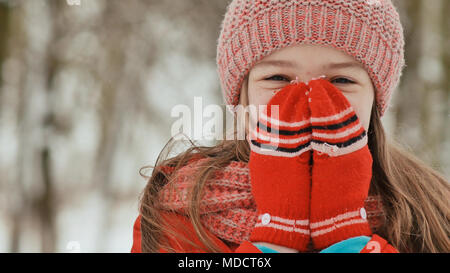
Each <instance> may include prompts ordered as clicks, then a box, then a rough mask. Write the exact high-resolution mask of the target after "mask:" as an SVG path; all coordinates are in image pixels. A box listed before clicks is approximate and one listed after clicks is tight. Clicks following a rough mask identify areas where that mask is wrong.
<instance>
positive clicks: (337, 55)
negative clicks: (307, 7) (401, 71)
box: [253, 44, 364, 70]
mask: <svg viewBox="0 0 450 273" xmlns="http://www.w3.org/2000/svg"><path fill="white" fill-rule="evenodd" d="M313 67H314V68H321V69H322V68H323V69H333V68H353V69H364V66H363V64H362V63H360V62H358V61H357V60H356V59H354V58H353V57H352V56H350V55H348V54H347V53H345V52H343V51H341V50H338V49H335V48H332V47H327V46H321V45H309V44H303V45H294V46H290V47H286V48H282V49H279V50H276V51H275V52H273V53H272V54H271V55H268V56H266V57H264V58H263V59H261V60H260V61H259V62H258V63H257V64H256V65H255V66H254V67H253V69H254V70H262V69H265V70H266V69H271V68H292V69H298V70H302V69H307V68H313Z"/></svg>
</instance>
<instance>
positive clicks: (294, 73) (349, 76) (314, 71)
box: [248, 45, 374, 131]
mask: <svg viewBox="0 0 450 273" xmlns="http://www.w3.org/2000/svg"><path fill="white" fill-rule="evenodd" d="M321 76H326V78H327V79H328V80H329V81H330V82H331V83H332V84H334V86H336V87H337V88H338V89H339V90H341V91H342V92H343V94H344V96H345V97H346V98H347V99H348V100H349V102H350V103H351V105H352V106H353V108H354V110H355V112H356V114H357V115H358V118H359V119H360V121H361V123H362V125H363V126H364V128H365V129H366V131H367V130H368V129H369V125H370V115H371V111H372V106H373V103H374V87H373V84H372V81H371V79H370V77H369V74H368V73H367V71H366V70H365V69H364V67H363V66H362V64H361V63H359V62H357V61H356V60H355V59H354V58H353V57H352V56H350V55H348V54H345V53H344V52H342V51H339V50H337V49H334V48H332V47H325V46H319V45H294V46H290V47H286V48H283V49H280V50H277V51H275V52H274V53H273V54H271V55H270V56H267V57H265V58H264V59H262V60H261V61H260V62H259V63H257V64H256V65H255V66H254V67H253V68H252V70H251V71H250V73H249V76H248V103H249V104H250V105H254V106H259V105H267V104H268V103H269V101H270V99H271V98H272V97H273V96H274V95H275V93H276V91H279V90H280V89H283V87H285V86H286V85H289V84H290V82H291V81H292V80H295V79H296V77H298V79H299V81H301V82H305V83H308V82H309V81H310V80H312V79H315V78H319V77H321Z"/></svg>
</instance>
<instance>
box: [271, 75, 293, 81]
mask: <svg viewBox="0 0 450 273" xmlns="http://www.w3.org/2000/svg"><path fill="white" fill-rule="evenodd" d="M266 81H289V79H287V78H286V77H284V76H281V75H275V76H272V77H270V78H267V79H266Z"/></svg>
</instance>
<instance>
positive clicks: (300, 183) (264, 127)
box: [249, 83, 311, 251]
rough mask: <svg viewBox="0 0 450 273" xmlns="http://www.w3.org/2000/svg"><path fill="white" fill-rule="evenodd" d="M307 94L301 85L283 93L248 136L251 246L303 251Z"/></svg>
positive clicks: (306, 236) (307, 174)
mask: <svg viewBox="0 0 450 273" xmlns="http://www.w3.org/2000/svg"><path fill="white" fill-rule="evenodd" d="M306 92H307V89H306V84H305V83H298V84H294V83H293V84H290V85H288V86H287V87H285V88H284V89H283V90H281V91H280V92H279V93H277V94H276V95H275V96H274V97H273V98H272V99H271V100H270V102H269V104H268V105H267V108H266V111H261V113H259V118H258V125H257V128H256V132H255V131H253V132H251V145H250V147H251V153H250V161H249V169H250V179H251V184H252V194H253V196H254V199H255V202H256V207H257V213H258V221H257V224H256V226H255V228H254V230H253V231H252V233H251V235H250V240H251V241H252V242H267V243H273V244H277V245H280V246H285V247H288V248H293V249H297V250H299V251H304V250H306V249H307V245H308V242H309V240H310V233H309V220H308V218H309V196H310V187H311V186H310V184H311V169H310V159H311V147H310V140H311V127H310V114H309V108H308V102H307V97H306ZM272 106H275V108H272ZM276 106H278V108H277V107H276ZM276 110H278V111H276ZM277 113H278V115H277Z"/></svg>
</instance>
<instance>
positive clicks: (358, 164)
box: [308, 79, 372, 249]
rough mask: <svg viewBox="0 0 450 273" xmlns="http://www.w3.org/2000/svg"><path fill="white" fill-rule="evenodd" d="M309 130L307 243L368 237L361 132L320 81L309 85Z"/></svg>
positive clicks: (366, 156) (335, 92)
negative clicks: (309, 193)
mask: <svg viewBox="0 0 450 273" xmlns="http://www.w3.org/2000/svg"><path fill="white" fill-rule="evenodd" d="M308 87H309V89H310V94H309V106H310V109H311V125H312V142H311V145H312V148H313V167H312V188H311V214H310V220H311V224H310V228H311V238H312V240H313V243H314V247H315V248H316V249H324V248H326V247H328V246H330V245H332V244H335V243H337V242H340V241H343V240H346V239H349V238H352V237H356V236H363V235H371V234H372V232H371V230H370V227H369V224H368V222H367V214H366V211H365V209H364V200H365V199H366V198H367V196H368V193H369V187H370V181H371V178H372V155H371V153H370V151H369V148H368V145H367V133H366V131H365V129H364V128H363V126H362V125H361V122H360V121H359V119H358V117H357V116H356V114H355V111H354V110H353V108H352V106H351V105H350V103H349V102H348V100H347V99H346V98H345V96H344V95H343V94H342V92H341V91H340V90H339V89H337V88H336V87H335V86H334V85H332V84H331V83H330V82H328V81H327V80H324V79H319V80H314V81H311V82H310V83H309V86H308Z"/></svg>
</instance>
